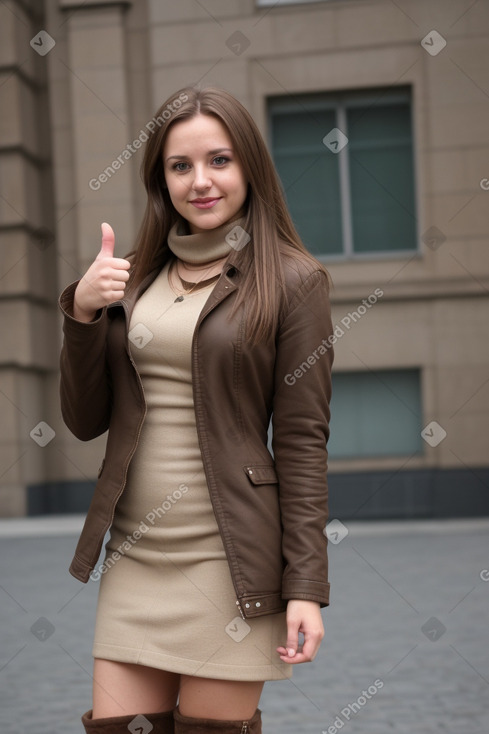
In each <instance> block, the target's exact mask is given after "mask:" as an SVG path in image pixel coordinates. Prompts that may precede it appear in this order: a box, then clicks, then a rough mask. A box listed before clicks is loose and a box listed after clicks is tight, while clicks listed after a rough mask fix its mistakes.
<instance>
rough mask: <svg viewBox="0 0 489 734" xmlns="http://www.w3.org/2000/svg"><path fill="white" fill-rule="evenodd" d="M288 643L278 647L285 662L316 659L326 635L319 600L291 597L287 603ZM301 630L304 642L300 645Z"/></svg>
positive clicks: (305, 661)
mask: <svg viewBox="0 0 489 734" xmlns="http://www.w3.org/2000/svg"><path fill="white" fill-rule="evenodd" d="M286 618H287V643H286V645H285V647H277V652H278V653H279V656H280V659H281V660H283V662H284V663H292V664H295V663H308V662H310V661H311V660H314V658H315V657H316V654H317V651H318V650H319V645H320V644H321V640H322V639H323V637H324V626H323V620H322V617H321V608H320V606H319V602H316V601H306V600H303V599H289V601H288V603H287V613H286ZM299 632H302V633H303V635H304V644H303V645H302V647H300V646H299Z"/></svg>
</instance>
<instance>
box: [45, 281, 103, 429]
mask: <svg viewBox="0 0 489 734" xmlns="http://www.w3.org/2000/svg"><path fill="white" fill-rule="evenodd" d="M78 282H79V281H76V282H75V283H71V285H69V286H68V287H67V288H65V290H64V291H63V292H62V294H61V295H60V297H59V301H58V305H59V307H60V309H61V312H62V313H63V317H64V320H63V334H64V337H63V345H62V348H61V355H60V370H61V380H60V400H61V414H62V416H63V420H64V422H65V423H66V425H67V426H68V428H69V429H70V431H71V432H72V433H73V434H74V435H75V436H76V437H77V438H79V439H80V440H81V441H90V440H91V439H93V438H96V437H97V436H100V435H101V434H102V433H104V432H105V431H106V430H107V429H108V427H109V422H110V413H111V392H112V391H111V386H110V374H109V371H108V369H107V365H106V337H107V325H108V317H107V309H106V308H103V309H100V310H99V311H97V314H96V317H95V319H94V320H93V321H90V322H89V323H84V322H82V321H78V320H77V319H75V318H74V317H73V298H74V294H75V289H76V286H77V285H78Z"/></svg>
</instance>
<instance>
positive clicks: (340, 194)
mask: <svg viewBox="0 0 489 734" xmlns="http://www.w3.org/2000/svg"><path fill="white" fill-rule="evenodd" d="M269 119H270V125H269V127H270V134H271V150H272V155H273V158H274V161H275V165H276V167H277V171H278V173H279V176H280V179H281V181H282V185H283V188H284V191H285V195H286V197H287V203H288V206H289V209H290V212H291V215H292V218H293V220H294V224H295V226H296V227H297V230H298V232H299V234H300V236H301V238H302V239H303V241H304V244H305V245H306V247H308V249H309V250H310V251H311V252H312V253H313V254H314V255H316V256H317V257H319V256H325V257H337V258H338V257H339V258H345V257H354V256H365V255H371V254H374V253H394V252H395V253H406V252H413V251H415V250H416V249H417V234H416V213H415V203H414V202H415V197H414V170H413V141H412V130H411V96H410V91H409V90H408V89H400V90H397V91H396V92H388V91H387V92H386V91H385V90H376V91H375V90H374V91H372V92H370V93H368V94H365V93H364V92H358V93H341V94H334V95H329V94H322V95H301V96H299V97H297V96H294V97H290V96H289V97H274V98H271V99H269Z"/></svg>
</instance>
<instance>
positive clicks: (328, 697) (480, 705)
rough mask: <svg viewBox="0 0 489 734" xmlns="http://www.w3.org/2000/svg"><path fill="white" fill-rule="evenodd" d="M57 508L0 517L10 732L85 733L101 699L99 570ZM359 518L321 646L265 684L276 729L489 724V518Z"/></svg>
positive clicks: (478, 728) (2, 674) (4, 720)
mask: <svg viewBox="0 0 489 734" xmlns="http://www.w3.org/2000/svg"><path fill="white" fill-rule="evenodd" d="M72 521H73V522H74V525H75V526H76V525H77V523H78V522H79V520H77V519H76V518H73V519H72ZM51 522H52V523H53V532H51V531H50V530H49V527H48V530H47V532H48V533H50V534H47V535H39V534H37V530H36V528H40V530H39V532H42V528H43V527H44V528H45V527H46V521H44V525H43V521H40V520H37V519H36V520H29V521H22V522H20V523H17V524H16V522H14V521H10V522H9V521H2V522H0V559H1V581H0V583H1V587H0V623H1V637H0V712H1V713H0V731H1V733H2V734H81V732H82V726H81V723H80V715H81V713H82V712H83V711H85V710H86V709H88V708H90V706H91V685H92V680H91V670H92V658H91V653H90V650H91V637H92V630H93V623H94V615H95V602H96V594H97V584H96V583H94V582H89V583H88V584H87V585H84V584H80V583H79V582H78V581H76V580H75V579H73V578H72V577H71V576H70V575H69V574H68V571H67V566H68V564H69V561H70V559H71V556H72V553H73V550H74V546H75V542H76V536H75V534H74V532H73V529H71V530H70V526H69V521H68V520H67V519H62V518H61V519H58V520H56V519H54V520H53V521H51ZM63 523H64V525H63ZM26 528H27V529H26ZM348 530H349V533H348V535H347V536H346V537H344V538H343V539H342V540H341V541H340V542H336V544H335V543H330V564H331V585H332V594H331V606H330V607H329V608H328V609H324V610H323V616H324V622H325V628H326V636H325V638H324V640H323V644H322V646H321V650H320V652H319V654H318V655H317V657H316V659H315V661H314V662H313V663H312V664H306V665H301V666H297V667H296V668H295V669H294V675H293V678H292V680H291V681H280V682H269V683H266V684H265V690H264V693H263V696H262V699H261V703H260V707H261V708H262V710H263V722H264V732H265V733H266V734H279V733H280V734H298V733H300V734H323V733H324V734H337V732H340V731H341V732H342V734H360V733H361V734H369V733H370V732H375V734H387V732H389V733H390V732H401V733H402V734H412V732H421V733H422V734H432V733H434V732H437V733H438V732H449V733H450V734H458V733H461V732H463V734H487V733H488V732H489V695H488V693H489V688H488V686H489V652H488V647H489V646H488V621H489V619H488V617H489V603H488V602H489V580H487V579H489V571H488V569H489V544H488V539H489V519H482V520H464V521H438V522H428V521H426V522H422V521H421V522H416V523H350V524H348ZM53 533H57V534H56V535H54V534H53ZM62 533H71V534H68V535H63V534H62ZM340 537H341V534H340V535H338V536H336V538H335V540H336V541H337V540H338V539H339V538H340Z"/></svg>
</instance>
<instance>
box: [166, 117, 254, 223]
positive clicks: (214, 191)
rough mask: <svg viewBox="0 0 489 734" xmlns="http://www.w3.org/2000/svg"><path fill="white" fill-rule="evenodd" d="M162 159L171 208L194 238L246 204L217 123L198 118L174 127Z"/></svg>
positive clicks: (238, 166)
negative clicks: (188, 228) (183, 221)
mask: <svg viewBox="0 0 489 734" xmlns="http://www.w3.org/2000/svg"><path fill="white" fill-rule="evenodd" d="M163 159H164V170H165V180H166V185H167V186H168V193H169V195H170V198H171V200H172V203H173V206H174V207H175V209H176V210H177V212H178V213H179V214H180V215H181V216H182V217H184V218H185V219H186V220H187V222H188V223H189V227H190V232H191V233H192V234H195V233H197V232H203V231H206V230H209V229H214V228H215V227H220V226H221V225H222V224H225V223H226V222H229V221H232V219H233V218H235V216H236V214H237V213H238V212H239V210H240V209H241V207H242V206H243V204H244V202H245V199H246V192H247V182H246V180H245V177H244V175H243V169H242V166H241V163H240V161H239V160H238V157H237V155H236V153H235V152H234V150H233V145H232V142H231V138H230V137H229V134H228V132H227V130H226V128H225V127H224V125H223V124H222V122H221V121H220V120H218V119H217V118H216V117H213V116H210V115H201V114H199V115H196V116H195V117H192V118H190V119H189V120H182V121H181V122H176V123H175V124H173V125H172V127H171V128H170V130H169V132H168V135H167V137H166V141H165V146H164V150H163Z"/></svg>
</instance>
